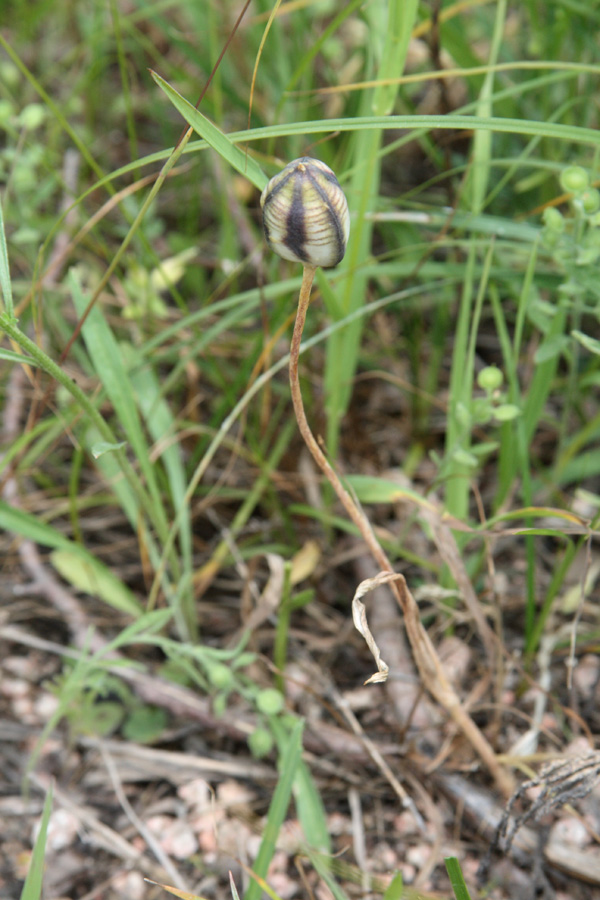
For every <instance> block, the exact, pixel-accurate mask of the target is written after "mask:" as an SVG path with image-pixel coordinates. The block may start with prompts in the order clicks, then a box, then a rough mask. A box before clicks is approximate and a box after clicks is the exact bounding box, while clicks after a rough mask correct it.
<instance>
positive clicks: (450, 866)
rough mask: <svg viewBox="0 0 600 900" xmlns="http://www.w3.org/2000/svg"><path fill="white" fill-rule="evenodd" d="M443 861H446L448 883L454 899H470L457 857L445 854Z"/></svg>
mask: <svg viewBox="0 0 600 900" xmlns="http://www.w3.org/2000/svg"><path fill="white" fill-rule="evenodd" d="M444 862H445V863H446V871H447V872H448V877H449V878H450V884H451V885H452V890H453V891H454V896H455V897H456V900H471V895H470V894H469V891H468V888H467V885H466V884H465V879H464V876H463V873H462V870H461V868H460V863H459V861H458V860H457V858H456V857H455V856H447V857H446V859H445V860H444Z"/></svg>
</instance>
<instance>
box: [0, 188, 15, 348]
mask: <svg viewBox="0 0 600 900" xmlns="http://www.w3.org/2000/svg"><path fill="white" fill-rule="evenodd" d="M0 291H1V292H2V296H3V297H4V311H5V312H6V315H7V316H9V317H10V318H11V319H14V317H15V309H14V305H13V295H12V282H11V279H10V266H9V264H8V247H7V246H6V233H5V231H4V216H3V213H2V200H1V199H0ZM5 352H7V351H5Z"/></svg>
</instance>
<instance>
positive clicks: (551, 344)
mask: <svg viewBox="0 0 600 900" xmlns="http://www.w3.org/2000/svg"><path fill="white" fill-rule="evenodd" d="M568 346H569V338H568V337H567V336H566V335H565V334H556V335H553V336H552V337H550V338H548V340H545V341H544V342H543V343H542V344H540V346H539V347H538V349H537V350H536V353H535V357H534V359H535V362H536V364H537V365H539V364H540V363H543V362H548V361H549V360H552V359H556V358H557V357H558V356H560V354H561V353H562V352H563V351H564V350H566V349H567V347H568Z"/></svg>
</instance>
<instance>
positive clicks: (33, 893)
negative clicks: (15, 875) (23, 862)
mask: <svg viewBox="0 0 600 900" xmlns="http://www.w3.org/2000/svg"><path fill="white" fill-rule="evenodd" d="M51 810H52V782H51V783H50V787H49V789H48V793H47V794H46V800H45V802H44V810H43V812H42V819H41V822H40V830H39V831H38V835H37V837H36V839H35V846H34V848H33V853H32V855H31V862H30V864H29V869H28V870H27V877H26V878H25V884H24V885H23V890H22V891H21V900H39V898H40V897H41V896H42V879H43V876H44V854H45V852H46V835H47V833H48V822H49V821H50V812H51Z"/></svg>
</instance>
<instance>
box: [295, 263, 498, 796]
mask: <svg viewBox="0 0 600 900" xmlns="http://www.w3.org/2000/svg"><path fill="white" fill-rule="evenodd" d="M314 277H315V269H314V268H313V267H311V266H306V267H305V268H304V273H303V277H302V286H301V288H300V297H299V299H298V312H297V315H296V322H295V324H294V333H293V336H292V344H291V347H290V390H291V394H292V403H293V404H294V412H295V414H296V420H297V422H298V427H299V429H300V434H301V435H302V437H303V438H304V442H305V443H306V446H307V447H308V449H309V450H310V452H311V454H312V456H313V459H314V460H315V462H316V463H317V465H318V466H319V468H320V469H321V471H322V472H323V474H324V475H325V477H326V478H327V480H328V481H329V483H330V484H331V486H332V488H333V489H334V491H335V493H336V494H337V497H338V499H339V501H340V503H341V504H342V505H343V507H344V509H345V510H346V512H347V513H348V516H349V517H350V519H351V520H352V522H353V523H354V524H355V525H356V527H357V529H358V531H359V532H360V534H361V536H362V537H363V539H364V541H365V543H366V545H367V547H368V548H369V550H370V552H371V554H372V556H373V558H374V560H375V561H376V563H377V565H378V566H379V567H380V568H381V570H382V571H384V572H393V571H394V570H393V568H392V564H391V563H390V561H389V559H388V557H387V554H386V553H385V551H384V549H383V547H382V546H381V544H380V543H379V541H378V540H377V537H376V536H375V532H374V531H373V529H372V527H371V523H370V522H369V520H368V519H367V517H366V516H365V514H364V512H363V511H362V509H361V508H360V507H359V506H358V505H357V504H356V503H355V502H354V500H353V499H352V497H351V496H350V494H349V493H348V491H347V490H346V488H345V487H344V485H343V484H342V482H341V481H340V479H339V477H338V475H337V474H336V472H335V470H334V469H333V468H332V466H331V465H330V464H329V462H328V460H327V458H326V456H325V454H324V453H323V451H322V450H321V448H320V446H319V444H318V443H317V441H316V439H315V436H314V435H313V433H312V431H311V430H310V426H309V424H308V420H307V418H306V413H305V411H304V403H303V402H302V392H301V390H300V381H299V379H298V358H299V355H300V343H301V341H302V332H303V330H304V323H305V321H306V313H307V310H308V305H309V302H310V292H311V288H312V284H313V280H314ZM390 587H391V589H392V591H393V592H394V594H395V597H396V600H397V601H398V605H399V606H400V609H401V610H402V613H403V616H404V624H405V628H406V634H407V636H408V639H409V641H410V645H411V648H412V652H413V657H414V660H415V663H416V666H417V669H418V671H419V675H420V677H421V679H422V681H423V684H424V685H425V687H426V688H427V690H428V691H429V693H430V694H431V695H432V696H433V697H434V698H435V700H437V702H438V703H439V704H440V706H442V707H443V708H444V709H445V710H446V712H447V713H448V715H449V716H450V717H451V718H452V719H453V721H454V722H455V723H456V725H458V727H459V728H460V729H461V731H462V732H463V734H464V735H465V737H466V738H467V739H468V740H469V742H470V743H471V744H472V746H473V748H474V749H475V751H476V752H477V753H478V754H479V756H480V758H481V759H482V761H483V762H484V763H485V765H486V766H487V767H488V769H489V772H490V774H491V775H492V777H493V778H494V780H495V782H496V785H497V786H498V788H499V790H500V791H502V793H503V794H504V795H505V796H506V797H510V795H511V794H512V793H513V789H514V783H513V779H512V777H511V776H510V774H509V773H508V772H507V771H506V770H505V769H503V768H502V766H501V765H500V763H499V762H498V760H497V759H496V755H495V753H494V751H493V749H492V747H491V745H490V744H489V742H488V740H487V738H486V737H485V735H484V734H483V733H482V732H481V731H480V729H479V728H478V727H477V725H476V724H475V722H474V721H473V719H472V718H471V717H470V715H469V714H468V713H467V711H466V710H465V709H464V707H463V706H462V704H461V702H460V698H459V697H458V695H457V693H456V691H455V690H454V688H453V687H452V685H451V684H450V682H449V681H448V679H447V677H446V673H445V672H444V670H443V668H442V665H441V663H440V660H439V657H438V655H437V652H436V650H435V647H434V646H433V644H432V643H431V640H430V638H429V635H428V634H427V632H426V631H425V629H424V627H423V625H422V624H421V619H420V616H419V608H418V606H417V603H416V600H415V599H414V597H413V595H412V594H411V592H410V591H409V589H408V586H407V584H406V581H405V580H404V578H402V577H399V578H398V579H397V580H395V581H393V582H390Z"/></svg>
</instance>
